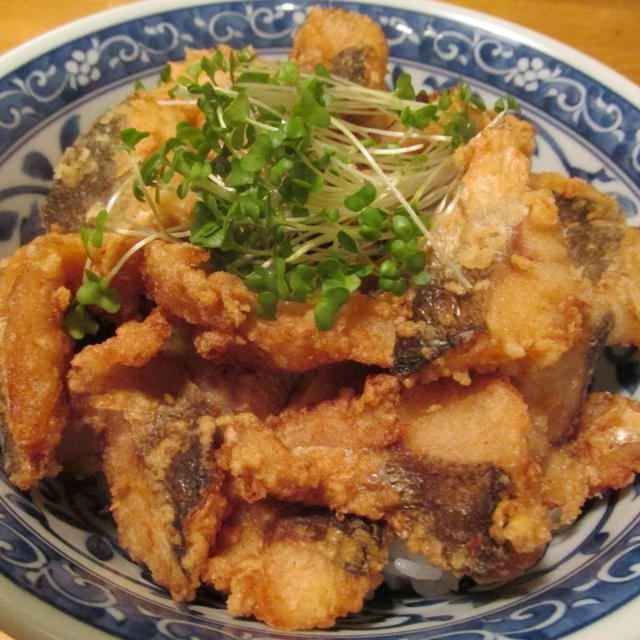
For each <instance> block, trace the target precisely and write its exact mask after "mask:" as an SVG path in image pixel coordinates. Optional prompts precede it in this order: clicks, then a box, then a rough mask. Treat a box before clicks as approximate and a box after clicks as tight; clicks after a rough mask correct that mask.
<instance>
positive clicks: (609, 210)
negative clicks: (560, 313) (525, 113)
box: [533, 173, 640, 345]
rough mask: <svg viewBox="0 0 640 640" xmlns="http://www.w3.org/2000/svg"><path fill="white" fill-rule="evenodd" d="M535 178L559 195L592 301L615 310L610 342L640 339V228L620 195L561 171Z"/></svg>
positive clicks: (574, 257)
mask: <svg viewBox="0 0 640 640" xmlns="http://www.w3.org/2000/svg"><path fill="white" fill-rule="evenodd" d="M533 179H534V181H535V182H536V184H538V185H539V186H540V187H543V188H547V189H550V190H551V192H552V194H553V197H554V198H555V201H556V204H557V207H558V215H559V217H560V220H561V223H562V228H563V233H564V235H565V237H566V240H567V244H568V248H569V255H570V259H571V260H572V261H573V263H574V264H575V265H576V266H577V267H578V268H579V269H580V270H581V272H582V275H583V279H584V280H585V282H586V283H588V284H589V285H590V286H589V287H588V293H587V294H586V296H585V297H587V296H588V297H587V300H588V302H589V304H591V305H592V306H593V307H594V309H597V310H599V311H600V312H601V313H610V314H612V316H613V325H612V327H611V332H610V334H609V336H608V339H607V342H608V344H610V345H616V344H634V345H638V344H640V288H639V285H638V278H637V277H636V274H637V273H638V268H639V267H640V231H639V230H638V229H636V228H634V227H631V226H630V225H628V224H627V222H626V220H625V217H624V214H623V212H622V211H621V209H620V206H619V204H618V203H617V202H616V200H615V199H614V198H612V197H611V196H608V195H606V194H604V193H601V192H600V191H598V190H597V189H595V188H594V187H592V186H591V185H588V184H587V183H586V182H584V180H581V179H579V178H567V177H565V176H560V175H558V174H555V173H542V174H537V175H534V176H533Z"/></svg>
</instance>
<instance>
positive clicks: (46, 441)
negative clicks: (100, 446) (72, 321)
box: [0, 234, 86, 489]
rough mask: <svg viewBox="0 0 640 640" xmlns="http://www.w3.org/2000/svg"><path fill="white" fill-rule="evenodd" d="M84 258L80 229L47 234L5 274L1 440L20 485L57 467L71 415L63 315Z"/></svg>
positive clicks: (0, 291) (1, 284) (0, 308)
mask: <svg viewBox="0 0 640 640" xmlns="http://www.w3.org/2000/svg"><path fill="white" fill-rule="evenodd" d="M85 258H86V255H85V252H84V248H83V246H82V242H81V241H80V238H79V237H78V236H76V235H58V234H47V235H45V236H41V237H39V238H36V239H35V240H34V241H33V242H32V243H31V244H29V245H27V246H25V247H22V248H21V249H19V250H18V251H17V252H16V253H15V254H14V255H13V256H12V257H11V258H10V259H9V260H8V261H7V262H6V263H5V265H4V270H3V272H2V276H1V277H0V319H1V323H0V371H1V376H2V378H1V391H2V397H3V399H4V402H3V404H4V406H3V414H4V420H3V422H4V424H3V425H2V430H1V431H2V448H3V452H4V462H5V467H6V469H7V471H8V472H9V476H10V478H11V481H12V482H13V483H15V484H16V485H17V486H19V487H20V488H21V489H28V488H29V487H31V486H33V485H34V484H35V483H36V482H37V481H38V480H40V479H41V478H43V477H44V476H48V475H54V474H55V473H56V472H57V471H58V470H59V467H58V464H57V463H56V460H55V448H56V447H57V445H58V443H59V442H60V438H61V434H62V430H63V428H64V425H65V423H66V420H67V415H68V401H67V392H66V389H65V381H64V377H65V375H66V371H67V368H68V366H69V360H70V358H71V349H72V340H71V338H70V337H69V336H68V335H67V333H66V331H65V330H64V328H63V326H62V319H63V315H64V312H65V311H66V308H67V305H68V304H69V299H70V289H75V288H76V287H77V286H78V284H79V282H80V279H81V277H82V269H83V267H84V262H85Z"/></svg>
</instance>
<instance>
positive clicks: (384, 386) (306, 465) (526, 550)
mask: <svg viewBox="0 0 640 640" xmlns="http://www.w3.org/2000/svg"><path fill="white" fill-rule="evenodd" d="M386 378H387V376H384V375H382V376H377V377H374V378H372V379H371V378H370V379H369V380H368V382H367V384H366V385H365V388H364V391H363V393H362V395H361V396H360V397H359V398H358V400H357V402H354V401H353V400H352V403H353V404H354V406H356V407H357V406H358V405H360V406H364V405H366V406H368V413H369V414H370V415H369V416H368V420H370V421H372V422H374V421H378V420H379V421H380V422H381V423H382V422H384V421H386V422H387V423H389V424H393V425H394V429H393V430H391V431H389V430H386V431H384V432H383V433H384V435H385V436H386V439H385V440H383V441H378V440H376V438H375V437H373V438H372V441H371V443H369V442H367V440H366V439H363V438H361V437H360V435H359V428H358V423H359V422H361V420H362V419H361V417H360V415H361V412H360V413H359V412H358V410H357V409H356V410H355V411H345V412H344V414H343V413H342V412H338V411H336V407H334V406H332V405H334V404H336V405H337V406H338V407H339V406H340V405H341V404H342V403H343V402H344V397H339V398H338V399H337V400H336V401H329V402H321V403H320V404H318V405H316V406H313V407H309V408H302V409H300V410H297V411H296V410H292V409H287V410H285V411H284V412H282V413H281V414H280V415H279V416H278V417H277V418H268V419H267V420H266V421H260V420H258V419H257V418H256V417H255V416H251V415H250V414H242V415H236V416H230V417H225V418H221V419H219V420H218V424H219V426H220V427H221V428H222V429H223V430H224V438H225V443H224V445H223V446H222V447H221V448H220V450H219V451H218V453H217V460H218V464H219V465H220V466H221V467H222V468H223V469H225V470H227V471H228V472H229V473H230V474H231V475H232V476H233V477H234V478H235V484H234V489H235V491H236V492H237V494H238V495H239V496H241V497H242V498H243V499H245V500H249V501H255V500H260V499H262V498H264V497H266V496H268V495H272V496H276V497H278V498H280V499H284V500H289V501H293V502H303V503H307V504H319V505H323V506H327V507H329V508H331V509H332V510H337V511H339V512H345V513H356V514H358V515H361V516H363V517H367V518H372V519H380V518H383V519H385V520H387V521H388V522H389V523H390V524H391V527H392V529H393V530H394V531H395V532H396V534H397V535H399V536H401V537H402V538H403V539H404V540H405V541H406V542H407V543H408V545H409V548H410V549H411V550H412V551H415V552H419V553H422V554H424V555H426V556H427V557H428V558H429V560H431V561H432V562H434V563H435V564H437V565H438V566H440V567H442V568H443V569H446V570H449V571H455V572H459V573H466V574H470V575H473V576H474V578H476V579H477V580H482V581H488V580H496V579H504V578H506V577H508V576H513V575H517V574H518V573H520V572H521V571H522V570H523V569H524V568H525V567H526V566H529V565H530V564H531V563H532V562H534V561H535V560H536V559H537V558H538V557H539V555H540V554H541V553H542V550H543V549H544V547H545V545H546V543H547V542H548V539H549V535H550V523H549V520H548V518H547V515H546V509H545V508H544V507H542V506H541V505H540V504H536V503H535V500H531V499H530V497H529V495H528V493H529V492H530V491H531V490H532V489H533V488H534V487H535V486H536V484H535V481H536V479H537V480H538V483H537V485H538V486H539V474H538V477H537V478H535V477H531V475H530V474H531V467H532V466H534V467H535V465H532V460H531V457H530V453H529V449H528V443H527V438H528V435H529V431H530V428H531V422H530V419H529V415H528V412H527V407H526V405H525V404H524V402H523V401H522V398H521V396H520V395H519V394H518V392H517V391H516V390H515V389H514V388H513V387H512V386H511V385H509V384H508V383H507V382H506V381H503V380H500V379H495V380H493V379H488V380H483V381H479V382H478V383H477V384H475V385H473V386H472V387H462V386H460V385H458V384H457V383H455V382H451V381H449V382H447V383H437V384H436V386H435V387H434V386H433V385H431V386H429V387H427V388H420V387H419V386H417V385H415V386H413V387H409V388H408V389H404V390H402V392H401V393H400V398H398V393H399V387H398V386H397V385H391V384H389V383H388V382H387V380H386ZM376 394H377V395H378V398H377V399H376V400H375V401H374V400H373V398H374V396H375V395H376ZM389 395H391V397H390V398H389V399H387V400H385V397H386V396H389ZM487 408H490V413H489V417H487ZM316 424H322V425H323V427H322V428H318V427H316V426H315V425H316ZM328 429H332V430H333V431H335V433H336V436H335V438H334V440H333V441H331V439H327V438H326V437H324V436H323V434H324V433H327V430H328ZM498 429H500V432H501V436H502V438H503V439H502V441H501V442H500V445H499V446H496V443H495V440H494V433H495V432H496V431H497V430H498ZM381 445H382V446H381ZM390 445H391V446H390ZM538 502H539V501H538ZM461 513H464V514H466V515H465V516H464V517H461V516H460V514H461ZM456 514H458V515H456ZM524 525H526V526H524ZM479 539H482V540H483V543H482V544H481V545H479V546H478V540H479ZM479 548H482V549H483V551H482V554H480V555H477V554H478V553H479V552H478V549H479ZM481 556H482V557H481Z"/></svg>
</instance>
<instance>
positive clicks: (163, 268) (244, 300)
mask: <svg viewBox="0 0 640 640" xmlns="http://www.w3.org/2000/svg"><path fill="white" fill-rule="evenodd" d="M144 258H145V259H144V264H143V266H142V275H143V278H144V281H145V285H146V288H147V293H148V295H149V297H150V298H151V299H152V300H154V301H155V302H156V303H157V304H158V305H159V306H160V307H161V308H162V309H165V310H166V311H167V312H168V313H173V314H174V315H177V316H178V317H180V318H182V319H183V320H186V321H187V322H188V323H190V324H195V325H203V326H205V327H211V328H213V329H216V330H218V331H220V332H226V333H233V331H234V330H235V329H237V328H238V327H239V326H240V325H241V324H242V323H243V322H244V320H245V318H246V317H247V316H248V315H249V314H250V313H251V312H252V311H253V308H254V305H255V302H254V295H253V294H252V293H251V292H250V291H249V290H248V289H247V288H246V287H245V285H244V284H243V283H242V281H241V280H240V279H239V278H237V277H236V276H232V275H231V274H228V273H226V272H224V271H216V272H214V273H212V274H210V275H207V274H206V273H205V271H204V270H203V269H202V268H201V266H202V265H203V264H204V263H205V262H207V261H208V260H209V254H208V253H207V251H205V250H204V249H201V248H199V247H195V246H194V245H192V244H188V243H177V244H172V243H166V242H161V241H156V242H152V243H151V244H149V245H148V246H147V247H146V248H145V252H144Z"/></svg>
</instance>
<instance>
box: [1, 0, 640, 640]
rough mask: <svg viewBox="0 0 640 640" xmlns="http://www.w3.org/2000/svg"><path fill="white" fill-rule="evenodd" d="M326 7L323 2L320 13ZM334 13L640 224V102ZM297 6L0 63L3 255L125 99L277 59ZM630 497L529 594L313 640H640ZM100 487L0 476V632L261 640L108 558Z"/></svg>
mask: <svg viewBox="0 0 640 640" xmlns="http://www.w3.org/2000/svg"><path fill="white" fill-rule="evenodd" d="M321 3H322V2H321ZM333 4H336V5H337V4H340V5H341V6H345V7H347V8H350V9H354V10H356V11H359V12H362V13H365V14H368V15H370V16H371V17H372V18H373V19H374V20H376V21H378V22H379V23H380V24H381V25H382V26H383V28H384V30H385V32H386V34H387V37H388V40H389V44H390V51H391V62H390V69H389V70H390V74H391V75H392V76H393V75H395V74H398V73H399V72H400V71H402V70H406V71H410V72H411V73H412V74H413V76H414V84H416V86H420V87H425V88H436V87H439V86H441V85H443V84H445V83H450V82H451V81H452V80H457V79H458V78H460V77H461V78H463V79H464V80H465V81H467V82H468V83H470V84H471V85H472V86H473V87H474V88H475V89H476V90H478V91H479V92H480V94H481V95H483V96H484V97H485V98H486V99H487V101H488V102H493V99H495V98H497V97H499V96H501V95H503V94H504V93H510V94H513V95H514V96H516V97H517V99H518V100H519V102H520V103H521V104H522V106H523V108H524V115H525V117H527V118H529V119H531V120H532V121H533V122H534V123H535V124H536V125H537V126H538V128H539V138H538V143H539V144H538V149H537V151H536V154H535V158H534V162H535V167H536V168H537V169H542V168H545V169H549V170H556V171H560V172H563V173H569V174H572V175H578V176H581V177H584V178H586V179H587V180H589V181H590V182H592V183H593V184H595V185H596V186H597V187H598V188H600V189H601V190H603V191H605V192H607V193H610V194H613V195H615V196H616V197H617V198H618V199H619V200H620V202H621V204H622V207H623V208H624V210H625V212H626V214H627V216H628V218H629V221H630V222H631V223H632V224H636V225H638V224H640V89H639V88H638V87H637V86H635V85H633V84H632V83H630V82H628V81H627V80H625V79H624V78H622V77H621V76H619V75H617V74H616V73H615V72H613V71H611V70H609V69H607V68H606V67H604V66H602V65H600V64H599V63H597V62H595V61H593V60H591V59H589V58H587V57H586V56H584V55H582V54H579V53H577V52H576V51H574V50H572V49H570V48H568V47H565V46H563V45H561V44H559V43H557V42H554V41H551V40H549V39H547V38H544V37H542V36H540V35H538V34H535V33H533V32H530V31H526V30H524V29H521V28H518V27H515V26H514V25H510V24H508V23H504V22H501V21H496V20H494V19H491V18H488V17H486V16H482V15H480V14H477V13H473V12H470V11H465V10H461V9H458V8H453V7H450V6H447V5H444V4H440V3H437V2H429V1H427V0H420V1H419V0H395V1H394V2H393V3H391V2H389V4H385V3H384V2H378V1H376V2H372V1H370V2H367V3H359V2H348V3H337V2H336V3H333ZM308 8H309V7H308V5H306V4H305V3H304V2H301V1H300V0H294V1H292V2H283V3H279V2H266V1H263V0H258V1H255V2H254V1H250V2H219V3H217V2H209V3H206V4H203V3H197V2H180V1H179V0H161V1H155V0H149V1H148V2H142V3H137V4H135V5H129V6H126V7H123V8H121V9H116V10H113V11H110V12H106V13H103V14H99V15H97V16H93V17H91V18H88V19H85V20H83V21H79V22H77V23H73V24H72V25H69V26H67V27H64V28H62V29H58V30H57V31H55V32H52V33H51V34H48V35H47V36H44V37H41V38H39V39H36V40H35V41H33V42H31V43H29V44H27V45H24V46H22V47H20V48H18V49H15V50H13V51H12V52H10V53H9V54H6V55H5V56H4V57H2V58H0V243H1V247H0V254H1V255H8V254H9V253H10V252H11V251H12V250H14V249H15V248H16V247H17V246H18V245H19V244H21V243H24V242H25V241H27V240H29V239H30V238H31V237H33V236H34V234H36V233H38V232H39V223H38V206H39V204H40V203H41V202H42V199H43V197H44V196H45V194H46V193H47V190H48V189H49V187H50V185H51V177H52V168H53V166H54V165H55V164H56V162H57V160H58V158H59V156H60V153H61V151H62V149H63V148H64V147H65V146H66V145H68V144H70V143H71V142H72V141H73V140H74V138H75V137H76V136H77V135H78V133H79V132H81V131H83V130H86V129H87V128H88V127H89V125H90V123H91V121H92V120H93V118H95V117H96V116H97V115H99V114H100V113H101V112H102V111H104V110H105V109H106V108H107V107H108V106H110V105H112V104H114V103H115V102H116V101H118V100H120V99H121V98H123V97H124V96H125V95H126V94H127V93H128V92H129V91H130V90H131V88H132V86H133V84H134V82H135V81H143V82H149V83H152V82H153V81H154V80H155V77H156V75H157V72H158V70H159V69H160V68H161V67H162V65H163V64H164V62H165V61H166V60H167V59H177V58H179V57H181V55H182V52H183V49H184V47H185V46H188V47H210V46H213V45H215V44H216V43H227V44H230V45H232V46H237V47H241V46H244V45H246V44H253V45H254V46H255V47H256V49H257V50H258V52H259V53H261V54H262V55H267V56H270V57H278V56H283V55H285V54H286V52H287V50H288V48H289V46H290V43H291V38H292V34H293V33H294V31H295V29H296V28H297V26H298V25H299V24H300V23H301V22H302V20H303V18H304V16H305V12H306V11H307V10H308ZM634 356H635V353H634V351H633V350H630V351H626V352H615V353H613V352H612V353H609V354H608V360H607V362H606V363H605V364H604V366H603V367H602V369H601V370H600V371H599V374H598V378H599V382H598V384H601V385H606V386H609V387H613V388H615V389H617V391H618V392H619V393H623V394H628V395H633V394H636V390H637V387H638V382H639V381H640V369H639V368H638V367H639V365H638V362H637V361H636V359H635V357H634ZM639 493H640V483H638V484H636V486H635V487H632V488H630V489H628V490H625V491H622V492H616V493H612V494H610V495H608V496H606V497H605V499H603V500H601V501H596V502H594V503H593V504H591V505H590V506H589V508H588V509H587V510H586V512H585V513H584V515H583V517H582V518H581V519H580V520H579V521H578V522H577V523H576V524H575V525H574V526H573V527H571V528H570V529H569V530H567V531H565V532H563V533H561V534H559V535H557V536H556V538H555V539H554V541H553V543H552V544H551V546H550V548H549V550H548V552H547V554H546V555H545V557H544V559H543V560H542V561H541V562H540V563H539V565H538V566H536V567H535V568H534V569H533V570H532V571H531V572H530V573H529V574H528V575H527V576H525V577H523V578H521V579H519V580H517V581H515V582H514V583H512V584H510V585H508V586H506V587H504V588H502V589H501V590H498V591H496V590H486V589H485V590H481V591H478V592H475V593H468V594H466V595H459V596H458V595H453V596H451V597H444V598H441V599H438V600H425V599H423V598H420V597H417V596H408V595H405V596H404V597H400V596H393V595H392V594H390V593H389V592H385V591H382V592H381V593H380V594H379V595H377V596H376V597H375V598H374V599H372V600H371V601H370V602H369V603H368V604H367V606H366V608H365V610H364V611H363V612H362V613H361V614H359V615H356V616H353V617H350V618H347V619H344V620H342V621H341V622H340V624H339V625H338V627H337V628H336V629H334V630H331V631H323V632H316V633H308V634H307V633H305V634H298V635H304V637H309V638H313V639H315V638H331V637H334V636H339V637H345V638H385V639H386V640H405V639H407V640H409V639H418V638H419V639H424V640H427V639H435V638H437V639H439V640H440V639H444V638H447V639H455V640H525V639H526V640H542V639H553V638H573V639H574V640H575V639H577V638H579V639H580V640H593V639H598V640H600V639H601V638H602V637H604V634H605V633H606V634H608V636H609V637H611V638H616V640H634V639H637V638H638V633H639V632H638V629H637V622H636V621H637V620H638V619H639V614H640V598H638V596H639V595H640V498H639V497H638V494H639ZM104 505H105V495H104V489H103V487H100V486H98V485H96V484H92V483H87V484H85V485H78V484H74V483H72V482H65V481H64V480H55V481H47V482H44V483H42V484H41V485H40V486H39V487H38V488H37V489H34V490H33V491H31V492H29V493H21V492H19V491H17V490H16V489H15V488H13V487H11V486H10V485H9V484H8V482H7V481H6V478H5V476H3V475H0V574H2V575H0V629H3V630H6V631H8V632H10V633H12V634H13V635H15V636H16V638H17V639H18V640H22V639H23V638H26V639H28V640H39V639H43V638H47V639H49V640H51V639H58V640H74V639H78V640H80V639H81V640H100V639H103V640H105V639H107V638H113V637H117V638H125V639H127V640H141V639H145V640H151V639H154V640H155V639H157V640H160V639H162V640H165V639H166V640H186V639H189V640H205V639H207V640H222V639H236V640H254V639H255V640H257V639H260V640H266V639H273V638H284V637H292V636H291V634H286V633H280V632H276V631H272V630H269V629H267V628H266V627H264V626H263V625H261V624H259V623H256V622H254V621H251V620H234V619H232V618H231V617H230V616H229V615H228V614H227V613H226V611H225V608H224V602H223V600H222V599H220V598H218V597H216V596H215V595H213V594H211V595H208V596H206V595H203V596H202V598H201V599H200V600H198V601H196V602H194V603H191V604H189V605H179V604H176V603H174V602H172V601H171V599H170V598H169V597H168V596H167V594H166V593H165V592H164V590H162V589H160V588H159V587H157V586H156V585H154V584H153V582H152V581H151V579H150V577H149V575H148V573H147V572H146V571H145V570H144V569H143V568H141V567H139V566H137V565H134V564H133V563H132V562H131V561H130V560H129V559H128V557H127V555H126V553H124V552H123V550H122V549H121V548H120V547H119V546H118V544H117V540H116V536H115V532H114V528H113V525H112V522H111V521H110V519H109V517H108V515H105V511H104V509H103V507H104Z"/></svg>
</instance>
